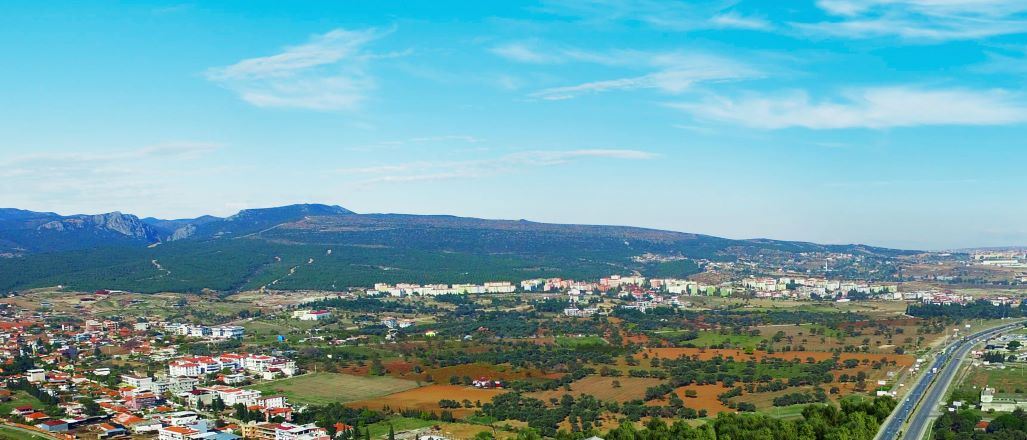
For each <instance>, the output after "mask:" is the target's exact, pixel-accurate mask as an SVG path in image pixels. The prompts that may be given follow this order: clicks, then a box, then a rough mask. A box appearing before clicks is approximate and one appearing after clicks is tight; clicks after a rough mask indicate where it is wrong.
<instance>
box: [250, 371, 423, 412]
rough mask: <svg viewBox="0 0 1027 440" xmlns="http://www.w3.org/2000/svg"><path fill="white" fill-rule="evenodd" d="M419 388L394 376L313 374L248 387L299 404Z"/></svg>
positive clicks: (369, 396) (373, 396) (320, 402)
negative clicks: (283, 397)
mask: <svg viewBox="0 0 1027 440" xmlns="http://www.w3.org/2000/svg"><path fill="white" fill-rule="evenodd" d="M416 387H417V383H416V382H413V381H409V380H402V379H395V378H392V377H363V376H352V375H348V374H336V373H310V374H304V375H302V376H296V377H291V378H288V379H281V380H276V381H272V382H266V383H262V384H258V385H252V386H249V387H247V388H250V389H255V390H260V392H261V393H264V395H282V396H285V397H286V398H288V399H289V400H290V401H293V402H297V403H305V404H312V405H324V404H327V403H331V402H354V401H357V400H366V399H373V398H375V397H379V396H384V395H387V394H392V393H398V392H400V391H405V390H409V389H411V388H416Z"/></svg>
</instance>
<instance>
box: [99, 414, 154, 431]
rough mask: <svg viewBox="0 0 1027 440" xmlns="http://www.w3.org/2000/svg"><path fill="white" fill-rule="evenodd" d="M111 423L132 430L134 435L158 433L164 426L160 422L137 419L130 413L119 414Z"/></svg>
mask: <svg viewBox="0 0 1027 440" xmlns="http://www.w3.org/2000/svg"><path fill="white" fill-rule="evenodd" d="M111 421H113V422H114V423H117V424H119V425H121V426H124V427H125V428H128V429H129V430H131V431H132V432H133V433H137V434H140V433H147V432H157V430H158V429H160V428H161V426H164V425H162V424H161V423H160V421H158V420H147V419H144V418H142V417H136V416H134V415H132V414H128V413H118V414H117V415H115V416H114V417H113V418H112V419H111Z"/></svg>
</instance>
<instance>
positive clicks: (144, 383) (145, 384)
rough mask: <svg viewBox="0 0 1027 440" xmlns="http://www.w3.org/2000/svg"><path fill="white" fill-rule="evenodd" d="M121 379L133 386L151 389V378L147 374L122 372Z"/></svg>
mask: <svg viewBox="0 0 1027 440" xmlns="http://www.w3.org/2000/svg"><path fill="white" fill-rule="evenodd" d="M121 381H122V382H125V383H126V384H128V385H129V386H132V387H135V388H146V389H148V390H152V389H153V379H152V378H150V377H147V376H135V375H131V374H122V375H121Z"/></svg>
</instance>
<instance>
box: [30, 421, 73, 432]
mask: <svg viewBox="0 0 1027 440" xmlns="http://www.w3.org/2000/svg"><path fill="white" fill-rule="evenodd" d="M36 427H37V428H39V429H42V430H44V431H46V432H65V431H67V430H68V422H66V421H64V420H57V419H54V420H43V421H42V422H40V423H39V424H38V425H36Z"/></svg>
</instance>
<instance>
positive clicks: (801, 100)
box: [672, 86, 1027, 129]
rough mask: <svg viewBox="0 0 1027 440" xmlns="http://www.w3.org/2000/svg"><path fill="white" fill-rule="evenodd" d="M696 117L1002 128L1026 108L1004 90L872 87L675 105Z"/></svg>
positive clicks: (1023, 117)
mask: <svg viewBox="0 0 1027 440" xmlns="http://www.w3.org/2000/svg"><path fill="white" fill-rule="evenodd" d="M672 106H673V107H676V108H679V109H682V110H685V111H687V112H689V113H691V114H693V115H694V116H696V117H697V118H701V119H708V120H714V121H721V122H726V123H731V124H738V125H745V126H750V127H756V128H764V129H781V128H788V127H804V128H809V129H842V128H873V129H882V128H890V127H911V126H922V125H1006V124H1016V123H1021V122H1025V121H1027V105H1025V103H1024V102H1023V101H1022V100H1020V99H1018V97H1017V96H1013V95H1012V94H1010V93H1009V92H1006V91H1002V90H966V89H943V90H929V89H924V88H917V87H902V86H896V87H873V88H863V89H853V90H848V91H845V92H844V93H842V94H841V96H840V97H839V98H837V99H834V100H823V101H819V102H815V101H813V100H812V99H810V97H809V95H808V94H807V93H805V92H801V91H795V92H790V93H785V94H778V95H773V96H767V95H753V96H746V97H743V98H740V99H730V98H723V97H717V98H712V99H707V100H705V101H702V102H699V103H685V104H673V105H672Z"/></svg>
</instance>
